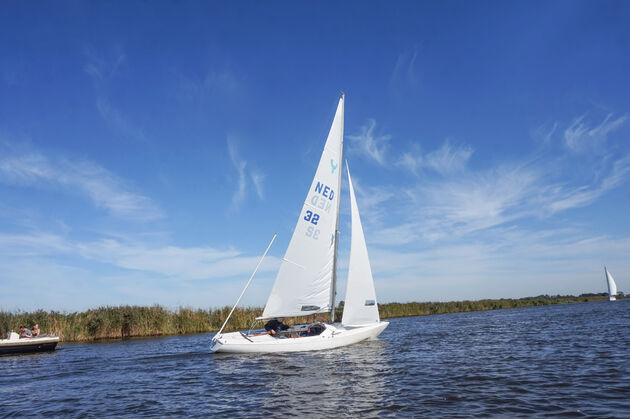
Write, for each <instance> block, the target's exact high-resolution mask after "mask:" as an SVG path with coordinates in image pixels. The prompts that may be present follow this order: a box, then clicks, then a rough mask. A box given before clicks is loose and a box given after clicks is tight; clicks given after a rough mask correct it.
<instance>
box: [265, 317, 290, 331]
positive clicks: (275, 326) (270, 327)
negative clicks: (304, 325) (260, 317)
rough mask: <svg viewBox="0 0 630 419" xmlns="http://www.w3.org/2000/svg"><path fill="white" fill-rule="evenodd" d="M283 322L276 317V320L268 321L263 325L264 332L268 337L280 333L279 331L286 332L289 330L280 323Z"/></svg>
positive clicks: (280, 318)
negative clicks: (267, 333)
mask: <svg viewBox="0 0 630 419" xmlns="http://www.w3.org/2000/svg"><path fill="white" fill-rule="evenodd" d="M283 320H284V319H283V318H282V317H278V318H277V319H272V320H269V321H268V322H267V323H266V324H265V330H266V331H267V332H269V334H270V335H275V334H277V333H278V332H280V331H281V330H287V329H288V328H289V326H287V325H286V324H284V323H282V321H283Z"/></svg>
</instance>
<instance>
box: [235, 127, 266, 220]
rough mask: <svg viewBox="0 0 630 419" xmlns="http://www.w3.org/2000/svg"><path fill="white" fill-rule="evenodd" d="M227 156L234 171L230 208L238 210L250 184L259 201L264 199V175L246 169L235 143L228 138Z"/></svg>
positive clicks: (245, 163)
mask: <svg viewBox="0 0 630 419" xmlns="http://www.w3.org/2000/svg"><path fill="white" fill-rule="evenodd" d="M227 148H228V154H229V155H230V160H231V161H232V165H233V166H234V169H236V175H237V178H236V190H235V191H234V196H233V197H232V206H233V207H234V208H238V207H239V206H240V205H241V203H242V202H243V201H244V200H245V198H246V196H247V190H248V188H249V185H250V181H251V184H252V186H253V188H254V190H255V192H256V195H258V197H259V198H260V199H262V198H264V188H263V183H264V179H265V175H264V174H263V173H262V172H260V171H257V170H251V169H248V168H247V162H246V161H245V160H244V159H243V158H241V156H240V153H239V151H238V146H237V141H236V140H235V139H234V138H233V137H231V136H229V137H228V139H227Z"/></svg>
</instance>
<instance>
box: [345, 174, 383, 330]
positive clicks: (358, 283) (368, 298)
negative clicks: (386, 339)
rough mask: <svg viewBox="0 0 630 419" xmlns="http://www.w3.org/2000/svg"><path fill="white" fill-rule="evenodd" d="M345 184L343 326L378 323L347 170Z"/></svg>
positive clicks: (354, 199) (374, 295)
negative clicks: (348, 224)
mask: <svg viewBox="0 0 630 419" xmlns="http://www.w3.org/2000/svg"><path fill="white" fill-rule="evenodd" d="M348 184H349V185H350V206H351V209H352V237H351V242H350V262H349V266H348V283H347V286H346V299H345V302H344V306H343V320H342V322H341V323H342V324H344V325H364V324H369V323H378V322H379V321H380V318H379V315H378V305H377V304H376V291H374V279H373V278H372V269H371V268H370V260H369V257H368V251H367V246H366V244H365V236H364V235H363V227H362V226H361V218H360V216H359V207H358V206H357V200H356V198H355V196H354V188H353V187H352V179H351V178H350V169H348Z"/></svg>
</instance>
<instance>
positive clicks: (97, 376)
mask: <svg viewBox="0 0 630 419" xmlns="http://www.w3.org/2000/svg"><path fill="white" fill-rule="evenodd" d="M211 336H212V335H210V334H208V335H194V336H177V337H167V338H155V339H135V340H127V341H120V342H113V343H97V344H63V345H62V346H60V347H59V349H58V350H57V351H56V352H54V353H46V354H34V355H19V356H4V357H0V369H1V371H2V374H0V416H16V415H46V416H79V415H80V416H96V417H108V416H116V415H122V416H135V415H138V416H203V417H205V416H209V415H214V414H222V415H223V416H230V417H231V416H266V415H274V416H284V415H300V416H313V417H315V416H362V417H363V416H368V417H369V416H449V417H453V416H470V415H479V416H489V415H498V416H510V417H512V416H532V415H551V416H557V415H585V416H616V417H624V416H625V417H628V416H630V300H621V301H617V302H615V303H608V302H595V303H582V304H566V305H552V306H544V307H529V308H522V309H512V310H497V311H486V312H473V313H457V314H447V315H439V316H424V317H412V318H405V319H393V320H392V321H391V324H390V326H389V327H388V328H387V329H386V330H385V332H383V334H382V335H381V338H380V339H379V340H377V341H371V342H363V343H359V344H356V345H353V346H349V347H345V348H339V349H334V350H329V351H324V352H312V353H297V354H275V355H220V354H218V355H212V354H210V353H209V352H208V344H209V341H210V338H211Z"/></svg>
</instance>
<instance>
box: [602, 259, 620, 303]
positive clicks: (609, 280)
mask: <svg viewBox="0 0 630 419" xmlns="http://www.w3.org/2000/svg"><path fill="white" fill-rule="evenodd" d="M604 273H605V274H606V284H607V285H608V301H615V300H616V299H617V297H616V295H617V284H615V279H614V278H613V276H612V275H611V274H610V272H608V269H606V266H604Z"/></svg>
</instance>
